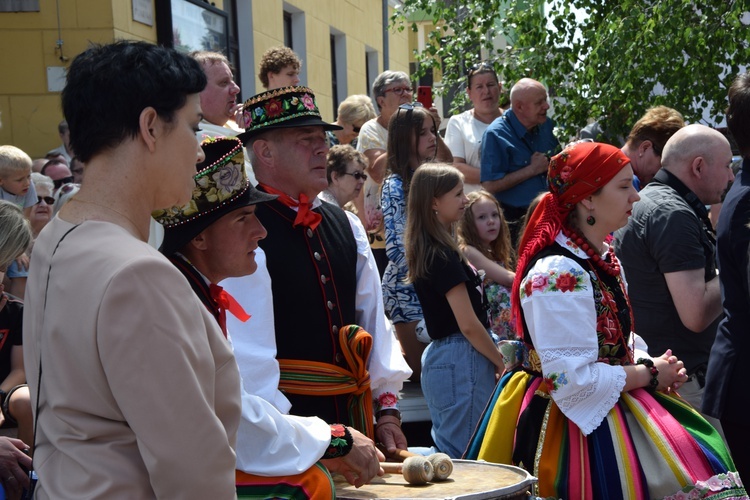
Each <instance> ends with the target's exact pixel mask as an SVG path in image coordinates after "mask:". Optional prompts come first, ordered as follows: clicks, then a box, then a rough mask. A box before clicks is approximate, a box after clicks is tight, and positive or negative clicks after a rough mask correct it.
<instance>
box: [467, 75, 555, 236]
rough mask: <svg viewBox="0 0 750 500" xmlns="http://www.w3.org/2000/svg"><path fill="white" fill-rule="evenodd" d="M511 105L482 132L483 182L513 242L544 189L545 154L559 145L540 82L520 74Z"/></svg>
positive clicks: (553, 152) (545, 185) (545, 175)
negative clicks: (525, 216)
mask: <svg viewBox="0 0 750 500" xmlns="http://www.w3.org/2000/svg"><path fill="white" fill-rule="evenodd" d="M510 105H511V109H509V110H508V111H506V112H505V114H503V115H502V116H500V117H499V118H496V119H495V120H494V121H493V122H492V123H491V124H490V126H489V127H488V128H487V130H486V131H485V133H484V138H483V139H482V155H481V156H482V165H481V181H482V187H484V189H486V190H487V191H489V192H490V193H493V194H494V195H495V197H496V198H497V200H498V201H499V202H500V205H501V206H502V207H503V213H504V215H505V219H506V220H507V221H508V224H509V225H510V230H511V237H512V238H513V241H514V242H515V241H516V240H517V238H516V235H517V232H518V230H519V225H520V220H521V219H522V218H523V216H524V215H525V213H526V210H527V209H528V206H529V204H530V203H531V201H532V200H533V199H534V197H535V196H536V195H537V194H539V193H540V192H542V191H546V190H547V166H548V165H549V158H550V156H552V155H554V154H556V153H557V152H558V151H559V150H560V143H559V142H558V140H557V139H556V138H555V136H554V134H553V133H552V129H553V128H554V122H553V121H552V120H551V119H550V118H549V117H548V116H547V110H548V109H549V103H548V102H547V89H546V88H545V87H544V85H542V84H541V83H539V82H538V81H536V80H532V79H531V78H522V79H521V80H519V81H518V82H516V84H515V85H513V87H512V88H511V90H510Z"/></svg>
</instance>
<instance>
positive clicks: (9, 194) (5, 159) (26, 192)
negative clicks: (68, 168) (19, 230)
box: [0, 145, 37, 298]
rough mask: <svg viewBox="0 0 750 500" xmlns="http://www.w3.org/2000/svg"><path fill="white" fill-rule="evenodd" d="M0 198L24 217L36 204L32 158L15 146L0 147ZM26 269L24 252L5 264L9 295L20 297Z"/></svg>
mask: <svg viewBox="0 0 750 500" xmlns="http://www.w3.org/2000/svg"><path fill="white" fill-rule="evenodd" d="M0 200H6V201H10V202H12V203H14V204H15V205H18V206H19V207H20V208H21V210H23V215H24V216H25V217H26V218H27V219H28V218H29V217H30V215H31V207H33V206H34V205H36V204H37V197H36V190H35V189H34V185H33V184H32V182H31V158H30V157H29V155H27V154H26V153H24V152H23V151H22V150H20V149H18V148H17V147H15V146H9V145H5V146H0ZM28 268H29V258H28V256H27V255H26V254H23V255H21V256H20V257H19V258H18V259H16V260H15V261H14V262H13V263H11V264H10V265H9V266H8V270H7V271H6V273H5V277H6V283H7V284H8V291H9V292H10V293H11V294H13V295H16V296H17V297H20V298H22V297H23V293H24V290H25V288H26V278H27V277H28V275H29V269H28Z"/></svg>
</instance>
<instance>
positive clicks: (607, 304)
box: [589, 266, 631, 365]
mask: <svg viewBox="0 0 750 500" xmlns="http://www.w3.org/2000/svg"><path fill="white" fill-rule="evenodd" d="M589 277H590V278H591V283H592V285H594V286H593V289H594V306H595V307H596V334H597V337H598V340H599V355H598V361H600V362H603V363H607V364H610V365H623V364H627V363H629V362H630V357H629V352H628V347H627V344H626V340H625V334H624V333H623V331H624V330H625V331H627V332H629V331H630V325H631V321H630V317H629V314H630V309H629V307H628V305H627V302H625V303H624V304H622V305H621V306H618V305H617V300H615V293H614V291H613V290H612V288H611V286H612V285H615V286H621V281H620V278H619V276H618V277H610V276H606V278H607V282H609V283H607V282H605V281H604V280H601V279H600V276H599V274H597V272H596V269H595V266H591V270H590V271H589ZM625 300H627V299H625ZM621 324H622V326H624V327H625V328H622V326H621Z"/></svg>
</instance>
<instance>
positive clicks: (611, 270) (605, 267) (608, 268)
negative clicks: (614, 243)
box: [562, 227, 620, 276]
mask: <svg viewBox="0 0 750 500" xmlns="http://www.w3.org/2000/svg"><path fill="white" fill-rule="evenodd" d="M562 232H563V234H564V235H565V236H567V237H568V238H570V240H571V241H572V242H573V243H575V244H576V245H577V246H578V247H579V248H580V249H581V250H583V251H584V252H586V255H588V256H589V258H590V259H591V260H592V261H593V262H594V264H595V265H596V266H597V267H598V268H599V269H601V270H602V271H604V272H605V273H607V274H609V275H610V276H618V275H619V274H620V263H619V261H618V260H617V257H615V251H614V249H613V248H612V247H611V246H610V247H609V260H610V262H607V261H606V260H604V259H602V258H601V256H600V255H599V254H598V253H597V251H596V249H595V248H594V246H593V245H592V244H591V243H589V241H588V240H587V239H586V238H585V237H583V236H581V235H579V234H578V233H577V232H575V231H574V230H573V229H570V228H568V227H563V230H562Z"/></svg>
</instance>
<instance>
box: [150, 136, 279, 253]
mask: <svg viewBox="0 0 750 500" xmlns="http://www.w3.org/2000/svg"><path fill="white" fill-rule="evenodd" d="M201 147H202V148H203V152H204V153H205V155H206V159H205V160H204V161H203V163H199V164H198V165H197V167H196V168H197V173H196V174H195V176H194V177H193V179H194V180H195V187H194V188H193V195H192V197H191V199H190V201H189V202H188V203H187V205H185V206H182V207H172V208H167V209H163V210H156V211H154V212H153V213H152V214H151V215H152V216H153V217H154V219H156V221H157V222H159V223H160V224H161V225H162V226H164V243H163V244H162V247H161V249H160V250H161V251H162V252H163V253H165V254H166V255H170V254H172V253H174V252H176V251H179V250H180V248H182V246H183V245H185V244H186V243H187V242H188V241H190V240H191V239H192V238H194V237H196V236H197V235H198V234H199V233H200V232H201V231H203V230H204V229H205V228H207V227H208V226H210V225H211V224H212V223H213V222H215V221H216V220H218V219H219V218H221V217H222V216H223V215H225V214H227V213H229V212H231V211H233V210H236V209H238V208H242V207H244V206H247V205H253V204H255V203H261V202H265V201H270V200H273V199H276V196H275V195H270V194H267V193H263V192H261V191H258V190H257V189H255V188H254V187H252V186H251V185H250V181H249V180H248V178H247V174H246V172H245V155H244V153H243V150H242V142H241V141H240V140H239V139H237V138H236V137H210V138H208V139H205V140H204V141H203V142H202V143H201Z"/></svg>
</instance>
